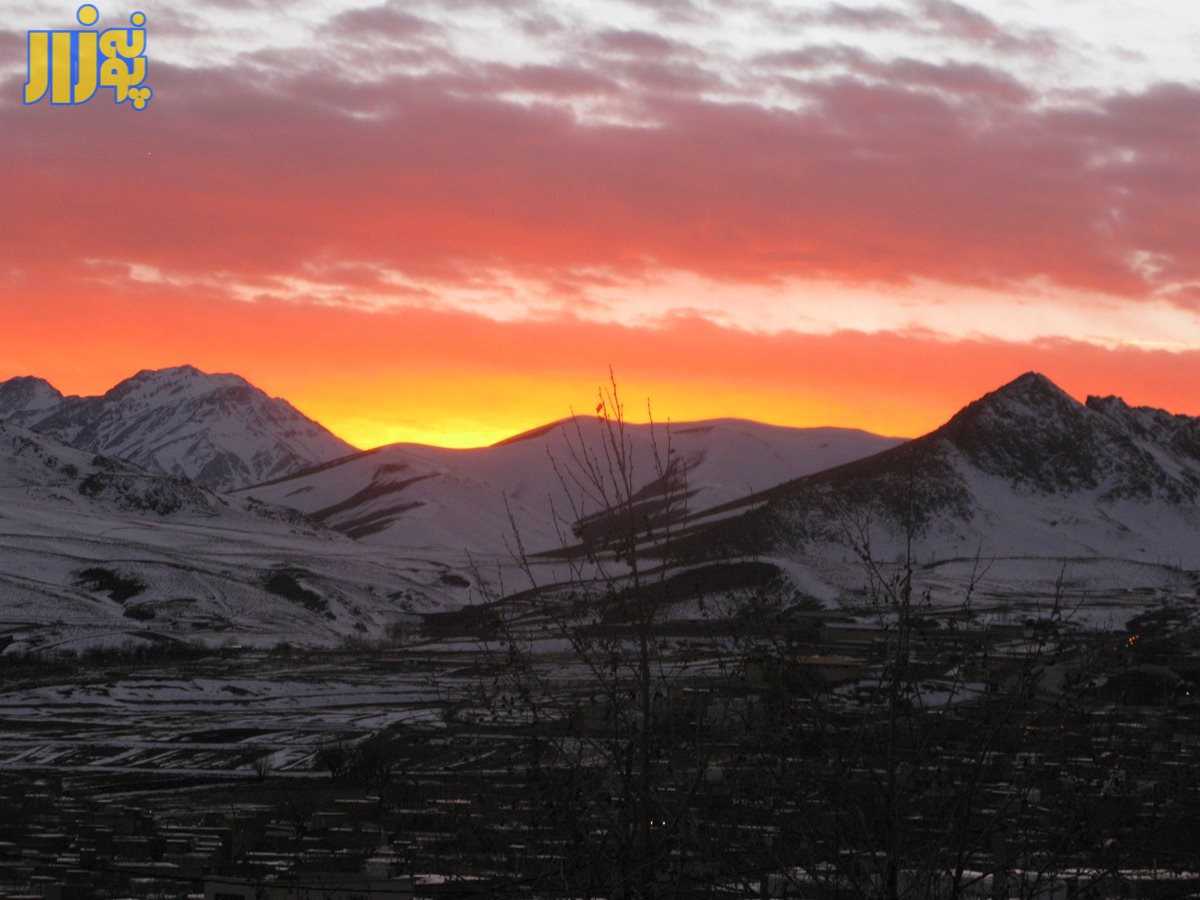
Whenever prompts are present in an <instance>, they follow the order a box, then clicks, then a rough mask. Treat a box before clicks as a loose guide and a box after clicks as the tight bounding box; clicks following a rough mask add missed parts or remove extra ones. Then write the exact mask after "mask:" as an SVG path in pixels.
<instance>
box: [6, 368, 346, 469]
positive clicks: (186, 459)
mask: <svg viewBox="0 0 1200 900" xmlns="http://www.w3.org/2000/svg"><path fill="white" fill-rule="evenodd" d="M0 419H7V420H9V421H11V422H15V423H17V424H20V425H24V426H25V427H28V428H31V429H33V430H35V431H38V432H40V433H42V434H45V435H48V436H50V437H52V438H55V439H56V440H58V441H60V442H62V443H65V444H68V445H70V446H72V447H76V448H78V449H81V450H85V451H88V452H92V453H102V454H104V455H106V456H112V457H117V458H120V459H123V460H127V461H129V462H132V463H135V464H136V465H138V466H140V467H142V468H145V469H148V470H151V471H155V472H162V473H165V474H170V475H179V476H184V477H187V478H191V479H193V480H194V481H196V482H197V483H198V484H200V485H203V486H205V487H210V488H214V489H217V490H229V489H232V488H235V487H241V486H244V485H247V484H252V483H255V482H259V481H263V480H266V479H270V478H276V477H279V476H280V475H284V474H287V473H290V472H295V471H298V470H300V469H303V468H306V467H308V466H311V465H313V464H315V463H321V462H325V461H328V460H331V459H336V458H338V457H340V456H345V455H347V454H350V453H353V452H354V448H353V447H351V446H350V445H349V444H347V443H345V442H344V441H342V440H341V439H339V438H337V437H335V436H334V435H332V434H330V433H329V432H328V431H326V430H325V429H324V428H322V427H321V426H320V425H319V424H317V423H316V422H314V421H312V420H311V419H308V418H306V417H305V416H304V415H302V414H301V413H300V412H298V411H297V410H296V409H295V408H294V407H292V406H291V405H290V404H289V403H287V402H286V401H284V400H279V399H272V398H270V397H268V396H267V395H266V394H264V393H263V392H262V391H260V390H259V389H258V388H256V387H254V386H253V385H251V384H249V383H248V382H247V381H245V380H244V379H242V378H241V377H239V376H237V375H209V374H206V373H203V372H200V371H198V370H197V369H194V368H192V367H190V366H182V367H179V368H173V369H161V370H158V371H142V372H139V373H138V374H137V375H134V376H133V377H132V378H129V379H127V380H125V381H123V382H121V383H120V384H118V385H117V386H116V387H114V388H113V389H112V390H110V391H108V392H107V393H106V394H104V395H103V396H100V397H67V398H63V397H61V395H58V392H57V391H54V389H53V388H51V387H50V386H49V385H48V384H46V383H45V382H43V381H39V380H37V379H27V378H26V379H11V380H10V381H6V382H4V383H2V384H0Z"/></svg>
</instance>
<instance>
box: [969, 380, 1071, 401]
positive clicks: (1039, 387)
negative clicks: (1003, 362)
mask: <svg viewBox="0 0 1200 900" xmlns="http://www.w3.org/2000/svg"><path fill="white" fill-rule="evenodd" d="M989 400H990V401H991V402H993V403H994V402H997V401H1002V402H1004V403H1020V404H1024V405H1027V406H1031V407H1038V406H1043V405H1046V404H1050V405H1053V406H1058V405H1061V404H1063V403H1064V402H1065V403H1067V404H1070V405H1072V406H1079V405H1080V404H1079V402H1078V401H1077V400H1075V398H1073V397H1072V396H1071V395H1069V394H1068V393H1067V392H1066V391H1064V390H1063V389H1062V388H1060V387H1059V386H1058V385H1057V384H1055V383H1054V382H1053V381H1051V380H1050V379H1049V378H1047V377H1046V376H1045V375H1043V374H1042V373H1041V372H1026V373H1025V374H1024V375H1019V376H1018V377H1016V378H1014V379H1013V380H1012V381H1010V382H1009V383H1008V384H1006V385H1003V386H1002V387H999V388H997V389H996V390H994V391H992V392H990V393H988V394H985V395H984V396H983V397H981V398H980V401H977V402H986V401H989Z"/></svg>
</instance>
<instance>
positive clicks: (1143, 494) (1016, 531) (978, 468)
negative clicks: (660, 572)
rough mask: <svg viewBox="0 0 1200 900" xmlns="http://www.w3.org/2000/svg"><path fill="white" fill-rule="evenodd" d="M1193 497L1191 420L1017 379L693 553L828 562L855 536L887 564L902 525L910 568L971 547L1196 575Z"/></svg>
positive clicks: (719, 530)
mask: <svg viewBox="0 0 1200 900" xmlns="http://www.w3.org/2000/svg"><path fill="white" fill-rule="evenodd" d="M1198 499H1200V420H1196V419H1190V418H1188V417H1186V416H1172V415H1170V414H1168V413H1164V412H1162V411H1159V410H1147V409H1131V408H1129V407H1128V406H1126V405H1125V404H1124V403H1122V402H1121V401H1119V400H1116V399H1115V398H1106V399H1097V398H1091V399H1090V400H1089V401H1088V403H1087V404H1081V403H1079V402H1078V401H1076V400H1074V399H1073V398H1071V397H1069V396H1068V395H1067V394H1065V393H1063V392H1062V391H1061V390H1059V389H1058V388H1057V387H1056V386H1055V385H1054V384H1052V383H1051V382H1050V381H1048V380H1047V379H1046V378H1044V377H1043V376H1041V375H1037V374H1033V373H1030V374H1027V375H1024V376H1021V377H1020V378H1018V379H1016V380H1015V381H1013V382H1012V383H1010V384H1008V385H1006V386H1004V387H1003V388H1001V389H999V390H997V391H994V392H992V393H990V394H988V395H986V396H985V397H983V398H981V399H980V400H978V401H976V402H974V403H972V404H970V405H969V406H967V407H966V408H965V409H963V410H962V411H961V412H959V413H958V414H957V415H955V416H954V417H953V418H952V419H951V420H950V421H949V422H947V423H946V424H945V425H944V426H942V427H941V428H939V429H937V430H936V431H934V432H932V433H931V434H928V435H926V436H924V437H921V438H918V439H916V440H914V441H911V442H909V443H907V444H904V445H902V446H900V447H897V448H894V449H892V450H888V451H886V452H884V453H881V454H879V455H877V456H874V457H871V458H867V459H863V460H859V461H857V462H854V463H850V464H849V465H846V466H841V467H839V468H836V469H833V470H831V471H828V472H823V473H820V474H818V475H815V476H813V477H810V478H805V479H801V480H799V481H797V482H795V483H793V484H788V485H783V486H781V487H779V488H777V489H775V490H774V491H770V492H767V494H766V495H765V496H760V497H758V498H754V501H756V502H753V503H747V504H746V508H747V509H749V511H748V512H746V513H745V514H744V515H742V516H741V517H739V518H737V519H736V520H732V521H730V522H729V523H719V524H718V525H716V526H714V527H713V528H712V529H710V530H709V532H708V533H706V534H705V535H703V536H699V537H697V538H696V540H695V544H696V547H697V548H698V549H699V550H700V551H701V552H703V548H704V545H705V543H706V542H707V544H708V545H709V552H720V551H718V550H717V548H722V547H723V548H725V550H726V551H728V550H732V549H740V550H743V551H755V550H759V551H766V550H768V549H773V550H790V551H793V552H794V551H797V550H801V551H803V552H806V553H816V552H824V553H836V552H837V549H836V548H838V547H841V548H842V552H845V551H846V550H848V548H849V547H850V543H851V540H852V539H854V538H856V537H857V538H861V537H863V536H867V537H869V538H870V539H871V541H872V550H873V553H874V554H876V556H877V558H881V559H891V558H894V557H895V556H896V555H897V554H898V553H899V552H900V551H901V548H902V546H903V540H904V536H905V532H906V523H909V522H910V523H911V524H912V526H913V528H914V531H915V537H916V542H915V545H914V546H915V550H916V554H917V557H918V558H919V559H947V558H953V557H961V556H972V555H974V553H975V552H976V551H977V550H980V549H981V550H982V552H983V554H984V555H985V556H987V557H1041V558H1061V559H1083V558H1087V559H1124V560H1136V561H1140V562H1145V563H1152V564H1153V563H1161V564H1164V565H1165V564H1171V565H1176V566H1182V567H1187V568H1200V507H1198V505H1197V502H1198ZM752 507H753V508H752ZM820 548H825V549H824V550H822V549H820Z"/></svg>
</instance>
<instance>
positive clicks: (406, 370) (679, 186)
mask: <svg viewBox="0 0 1200 900" xmlns="http://www.w3.org/2000/svg"><path fill="white" fill-rule="evenodd" d="M1155 2H1157V0H1155ZM5 4H8V5H9V6H11V7H12V8H11V9H10V10H8V11H9V12H11V15H10V16H8V17H7V18H6V19H5V26H4V27H5V28H6V29H7V30H0V211H2V212H0V378H6V377H9V376H12V375H18V374H36V375H40V376H42V377H45V378H47V379H49V380H50V381H52V382H53V383H54V384H55V385H56V386H57V387H59V388H60V389H61V390H64V391H66V392H75V393H77V392H82V393H97V392H101V391H103V390H106V389H107V388H109V387H111V386H112V385H113V384H114V383H116V382H117V381H119V380H120V379H122V378H124V377H127V376H128V375H130V374H132V373H134V372H136V371H137V370H139V369H142V368H157V367H163V366H173V365H179V364H182V363H190V364H193V365H195V366H198V367H200V368H202V369H205V370H208V371H234V372H237V373H239V374H242V375H244V376H245V377H247V378H249V379H250V380H251V381H253V382H254V383H256V384H258V385H259V386H260V387H262V388H264V389H265V390H267V391H268V392H270V393H272V394H275V395H279V396H284V397H286V398H287V399H289V400H291V401H292V402H293V403H294V404H296V405H297V406H298V407H299V408H300V409H302V410H303V411H304V412H306V413H308V414H309V415H312V416H313V417H315V418H317V419H319V420H320V421H322V422H323V423H324V424H326V425H327V426H328V427H330V428H331V429H332V430H334V431H335V432H337V433H339V434H340V435H342V436H343V437H345V438H346V439H348V440H350V441H351V442H353V443H356V444H358V445H360V446H369V445H377V444H381V443H384V442H388V441H393V440H415V441H422V442H429V443H440V444H446V445H453V446H467V445H478V444H482V443H488V442H491V441H494V440H498V439H501V438H503V437H506V436H509V435H511V434H513V433H515V432H518V431H521V430H523V429H525V428H528V427H533V426H536V425H539V424H542V423H544V422H546V421H548V420H551V419H555V418H558V417H561V416H563V415H565V414H566V413H567V412H568V410H569V409H570V407H571V406H574V407H576V408H579V409H587V408H589V407H590V402H591V399H592V397H593V395H594V391H595V388H596V385H597V384H598V383H599V382H601V381H602V380H604V379H605V378H606V377H607V372H608V367H609V366H610V365H611V366H612V367H613V368H614V369H615V370H616V373H617V376H618V378H619V380H620V381H621V383H622V384H623V385H625V386H626V388H627V394H628V396H630V397H635V396H636V397H647V396H649V397H650V398H652V400H653V403H654V407H655V409H656V411H657V413H658V414H659V415H660V416H663V417H667V416H669V417H671V418H673V419H675V420H684V419H695V418H703V417H713V416H741V417H748V418H755V419H760V420H763V421H768V422H774V423H781V424H791V425H828V424H833V425H846V426H855V427H861V428H866V429H869V430H872V431H876V432H881V433H888V434H895V435H915V434H919V433H921V432H923V431H925V430H928V429H929V428H932V427H934V426H936V425H937V424H939V423H940V422H942V421H944V420H945V419H946V418H947V417H948V416H949V415H951V414H952V413H953V412H954V411H955V410H956V409H958V408H959V407H960V406H962V405H963V404H964V403H966V402H968V401H970V400H971V399H974V398H975V397H977V396H979V395H980V394H982V393H984V392H985V391H988V390H991V389H994V388H996V387H998V386H999V385H1000V384H1002V383H1004V382H1006V381H1008V380H1010V379H1012V378H1014V377H1016V376H1017V375H1019V374H1021V373H1022V372H1024V371H1026V370H1030V369H1036V370H1039V371H1042V372H1044V373H1045V374H1046V375H1048V376H1049V377H1051V378H1052V379H1054V380H1055V381H1057V382H1058V383H1059V384H1060V385H1062V386H1063V387H1064V388H1065V389H1066V390H1068V391H1070V392H1071V393H1073V394H1075V395H1076V396H1079V397H1081V398H1082V397H1084V396H1085V395H1087V394H1088V393H1116V394H1120V395H1122V396H1124V397H1125V398H1126V399H1127V400H1129V401H1130V402H1133V403H1141V404H1149V405H1155V406H1160V407H1164V408H1167V409H1170V410H1172V411H1176V412H1186V413H1191V414H1196V413H1200V368H1198V367H1197V361H1198V360H1200V355H1198V354H1200V245H1198V244H1197V242H1196V241H1195V235H1196V234H1198V233H1200V154H1197V153H1196V147H1197V142H1198V141H1200V63H1197V62H1196V61H1195V60H1194V59H1192V57H1191V56H1188V55H1187V54H1186V53H1184V54H1180V53H1178V52H1176V51H1178V50H1180V47H1178V46H1176V45H1174V44H1171V43H1170V40H1171V37H1170V36H1171V34H1172V33H1174V32H1175V31H1178V30H1180V29H1181V28H1183V23H1182V22H1179V23H1175V25H1171V24H1170V21H1169V16H1170V14H1171V13H1170V10H1171V9H1173V8H1175V7H1171V5H1170V4H1169V3H1166V2H1165V0H1164V4H1163V5H1162V8H1161V13H1162V16H1164V17H1166V18H1165V19H1164V20H1163V21H1164V22H1165V23H1166V24H1164V25H1163V27H1162V29H1161V32H1162V33H1161V34H1159V35H1158V38H1156V40H1159V39H1161V40H1159V43H1156V44H1155V45H1154V47H1155V55H1154V56H1153V59H1154V60H1159V61H1161V62H1160V63H1154V64H1151V62H1147V60H1151V57H1150V56H1144V58H1142V57H1138V56H1137V54H1136V53H1134V52H1132V50H1136V49H1137V48H1132V49H1131V48H1130V47H1129V46H1126V45H1125V44H1119V43H1116V42H1119V41H1129V40H1133V39H1134V35H1136V34H1139V33H1140V32H1138V31H1137V29H1136V28H1135V27H1134V26H1135V25H1137V22H1132V21H1131V22H1130V23H1128V25H1129V27H1122V28H1115V29H1108V30H1107V31H1106V30H1105V28H1102V27H1101V26H1100V25H1095V23H1092V24H1090V25H1089V24H1086V23H1079V24H1078V25H1076V24H1075V23H1073V22H1072V21H1071V20H1070V17H1067V19H1063V17H1061V16H1058V15H1057V14H1056V13H1054V14H1053V15H1054V20H1053V21H1051V20H1049V19H1048V20H1047V21H1046V22H1042V21H1039V20H1036V18H1035V19H1031V18H1030V16H1033V15H1035V12H1036V11H1035V12H1031V11H1030V10H1033V9H1034V8H1033V7H1031V8H1030V9H1029V10H1024V11H1013V12H1012V13H1011V14H1012V15H1018V14H1019V15H1022V16H1025V18H1023V19H1011V18H1006V16H1008V15H1009V13H1007V12H1005V10H1006V9H1012V10H1015V7H1012V5H1005V4H1001V3H996V2H994V0H970V2H962V3H960V2H955V0H911V2H905V3H899V4H898V5H895V6H887V7H885V6H881V5H879V4H854V3H850V4H847V3H833V2H830V3H827V4H823V3H821V2H814V3H812V4H807V5H805V6H804V8H803V9H802V10H796V9H791V8H790V7H788V6H787V5H780V4H774V3H768V2H765V0H764V2H756V0H747V2H746V3H745V4H742V5H740V6H739V12H738V16H736V17H730V16H728V15H726V14H722V13H719V12H715V11H714V9H715V7H713V8H708V7H704V6H703V5H698V4H692V3H688V2H683V3H658V2H655V0H609V2H608V5H607V6H605V8H604V12H603V14H600V13H597V12H595V11H594V10H593V8H592V7H591V6H589V5H587V4H583V5H570V4H550V3H545V2H541V0H530V2H528V3H521V4H511V3H503V2H500V0H464V2H463V3H462V4H459V5H456V10H455V14H454V15H448V14H447V13H446V11H445V9H444V8H443V4H440V3H437V2H435V0H409V2H406V3H404V4H402V5H401V4H394V3H391V4H383V5H379V4H377V3H375V2H372V0H364V2H358V0H337V2H332V3H328V4H320V5H314V6H312V7H311V8H310V7H309V6H305V5H293V6H291V7H289V15H288V16H286V17H282V16H279V15H278V14H277V13H278V10H277V9H276V7H275V6H274V5H264V4H229V3H227V2H225V0H198V2H197V3H194V4H189V7H188V9H187V11H186V12H181V11H180V10H179V9H178V8H166V7H162V8H159V7H155V8H149V7H148V8H147V10H146V11H147V14H148V16H149V20H150V21H149V26H148V27H149V30H150V36H151V37H150V48H151V49H150V50H149V51H148V55H149V58H150V60H151V62H150V72H151V73H152V74H151V76H150V81H151V83H152V85H153V87H154V98H153V102H152V103H151V105H150V107H149V108H148V109H146V110H145V111H144V112H141V113H134V112H133V111H132V110H130V109H128V108H126V107H123V106H119V105H115V104H113V103H112V102H111V101H110V100H107V99H105V98H98V99H96V100H93V101H91V102H89V103H87V104H83V105H81V106H76V107H52V106H49V105H46V104H42V103H38V104H34V105H31V106H25V105H23V104H22V103H21V102H20V99H21V84H22V82H23V79H24V65H25V46H24V41H25V37H24V29H25V28H34V27H46V28H51V27H69V26H70V24H71V14H72V11H73V10H72V9H71V8H70V7H68V6H63V5H61V4H59V3H57V2H51V0H37V2H36V3H34V4H33V5H32V7H31V6H30V5H29V4H21V5H20V6H19V7H18V6H17V5H14V4H12V3H11V2H10V0H0V8H6V7H5ZM268 6H269V7H270V8H268ZM101 13H102V16H104V15H110V14H111V15H124V13H123V12H121V11H119V10H116V9H113V10H109V9H108V8H107V7H102V9H101ZM1046 15H1047V16H1051V15H1052V13H1051V12H1047V13H1046ZM1180 15H1183V13H1180ZM1188 15H1191V14H1190V13H1188ZM1145 21H1146V22H1150V21H1151V19H1145ZM1154 21H1157V20H1154ZM102 24H103V23H102ZM1147 27H1148V26H1147ZM1079 29H1085V30H1079ZM1087 29H1091V30H1087ZM1185 30H1186V29H1185ZM1162 41H1166V42H1167V43H1165V44H1164V43H1162ZM1168 45H1169V46H1170V47H1174V50H1171V51H1170V52H1169V53H1168V52H1166V51H1163V52H1162V53H1159V52H1158V50H1159V49H1161V48H1162V47H1168ZM1148 46H1149V45H1147V47H1148ZM1193 55H1194V54H1193ZM1139 58H1142V62H1138V59H1139ZM1114 73H1116V74H1114ZM635 415H637V413H635Z"/></svg>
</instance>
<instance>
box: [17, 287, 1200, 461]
mask: <svg viewBox="0 0 1200 900" xmlns="http://www.w3.org/2000/svg"><path fill="white" fill-rule="evenodd" d="M14 313H15V314H14ZM6 325H7V326H8V327H9V328H11V329H12V331H11V332H10V333H17V334H21V335H22V336H23V340H22V341H21V342H20V343H19V344H11V343H7V342H6V345H5V348H4V356H3V358H0V375H7V374H15V373H17V372H38V373H40V374H41V375H42V376H43V377H46V378H47V379H48V380H50V381H51V382H52V383H54V384H55V385H56V386H57V387H58V388H59V389H60V390H63V391H66V392H71V393H97V392H101V391H103V390H106V389H107V388H108V387H111V386H112V385H113V384H115V383H116V382H117V381H118V380H120V379H122V378H124V377H127V376H128V375H130V374H132V371H131V366H130V362H129V361H130V360H137V365H138V366H141V367H146V368H159V367H165V366H170V365H177V364H181V363H185V362H186V363H191V364H193V365H196V366H198V367H199V368H201V369H204V370H206V371H214V372H219V371H233V372H238V373H241V374H243V375H244V376H246V377H247V378H249V379H250V380H251V381H252V382H254V383H255V384H257V385H259V386H260V387H262V388H263V389H264V390H266V391H267V392H269V393H271V394H274V395H282V396H284V397H286V398H287V399H289V400H290V401H292V402H293V403H294V404H295V405H296V406H298V407H299V408H300V409H301V410H302V411H303V412H305V413H307V414H308V415H311V416H313V417H314V418H316V419H318V420H319V421H321V422H323V423H324V424H325V425H327V426H328V427H329V428H330V429H332V430H333V431H334V432H336V433H337V434H339V435H341V436H343V437H344V438H346V439H347V440H349V441H350V442H351V443H353V444H356V445H357V446H360V447H368V446H375V445H378V444H382V443H387V442H391V441H399V440H408V441H418V442H424V443H436V444H443V445H447V446H477V445H480V444H486V443H491V442H493V441H496V440H500V439H502V438H504V437H507V436H510V435H511V434H514V433H516V432H519V431H522V430H524V429H526V428H531V427H534V426H536V425H539V424H543V423H545V422H547V421H551V420H553V419H557V418H561V417H562V416H564V415H566V414H567V413H568V412H569V410H570V407H571V406H574V407H575V408H576V409H578V410H582V411H586V410H588V409H589V408H590V407H589V403H590V401H591V400H592V399H593V398H594V396H595V391H596V388H597V386H598V385H599V383H600V382H601V381H602V380H603V379H604V378H606V377H607V367H608V365H609V364H610V363H611V364H612V366H613V368H614V370H615V372H616V374H617V378H618V381H619V382H620V383H621V385H622V386H623V387H624V390H625V396H626V401H627V404H628V406H629V410H630V414H631V418H635V419H642V418H644V411H643V404H644V402H645V400H646V399H649V400H650V401H651V402H652V405H653V408H654V411H655V413H654V414H655V417H656V418H664V419H665V418H667V417H670V418H671V419H673V420H675V421H683V420H688V419H698V418H708V417H716V416H739V417H743V418H752V419H758V420H761V421H766V422H773V423H778V424H789V425H829V424H835V425H844V426H851V427H858V428H864V429H868V430H872V431H876V432H881V433H885V434H891V435H899V436H914V435H917V434H920V433H922V432H924V431H927V430H929V429H931V428H933V427H936V426H937V425H939V424H940V423H941V422H943V421H944V420H945V419H947V418H948V417H949V416H950V415H951V414H953V412H955V411H956V410H957V409H958V408H959V407H961V406H962V405H964V404H965V403H967V402H969V401H970V400H973V399H975V398H976V397H978V396H979V395H981V394H983V393H985V392H986V391H989V390H992V389H994V388H996V387H998V386H999V385H1000V384H1002V383H1004V382H1005V381H1008V380H1010V379H1011V378H1013V377H1015V376H1016V375H1018V374H1020V373H1022V372H1024V371H1028V370H1038V371H1041V372H1043V373H1045V374H1046V375H1048V376H1049V377H1051V378H1052V379H1053V380H1055V381H1056V382H1057V383H1058V384H1059V385H1061V386H1062V387H1063V388H1064V389H1065V390H1067V391H1068V392H1070V393H1072V394H1073V395H1075V396H1077V397H1079V398H1080V399H1083V398H1084V397H1085V396H1086V395H1087V394H1089V393H1093V394H1109V393H1118V394H1120V395H1122V396H1124V397H1125V398H1126V399H1127V400H1128V401H1129V402H1131V403H1137V404H1152V405H1159V406H1164V407H1166V408H1168V409H1171V410H1173V411H1177V412H1186V413H1190V414H1193V415H1194V414H1200V403H1198V402H1197V395H1196V391H1195V383H1196V382H1195V378H1196V372H1197V371H1198V368H1197V367H1198V366H1200V352H1194V351H1193V352H1188V353H1168V352H1163V351H1147V350H1141V349H1136V348H1121V349H1104V348H1100V347H1096V346H1092V345H1088V344H1081V343H1072V342H1066V341H1053V340H1046V341H1039V342H1033V343H1029V342H1023V343H1015V342H1000V341H994V340H980V341H964V340H960V341H945V340H939V339H936V338H931V337H929V336H922V335H917V334H909V335H900V334H878V335H867V334H863V333H861V332H842V333H837V334H833V335H818V336H814V335H800V334H779V335H773V336H767V335H757V334H751V333H746V332H736V331H731V330H729V329H722V328H719V327H717V326H714V325H712V324H711V323H708V322H705V321H703V320H700V319H690V320H689V319H677V320H675V321H673V322H671V323H669V324H666V325H664V326H662V327H658V328H626V327H622V326H616V325H600V324H596V323H593V322H583V321H554V322H544V323H536V322H511V323H499V322H494V321H491V320H488V319H485V318H482V317H479V316H472V315H468V314H465V313H446V312H434V311H424V310H412V309H404V310H396V311H390V312H382V313H381V312H364V311H355V310H349V309H345V308H334V307H320V306H313V305H304V304H295V303H288V302H283V301H263V302H260V303H258V304H251V303H233V302H227V303H225V304H224V305H221V306H217V307H214V305H213V303H212V302H211V301H205V300H191V301H188V300H175V301H173V302H172V303H171V304H170V306H169V314H168V313H167V312H166V311H165V310H164V309H163V307H162V306H161V304H160V302H159V300H158V299H157V298H155V297H154V296H144V297H137V298H130V297H128V296H123V295H122V294H121V292H120V291H114V294H113V296H92V297H89V298H87V299H73V300H62V301H59V302H56V303H54V304H46V305H39V304H30V305H28V306H23V307H16V308H15V309H10V310H9V316H8V318H7V320H6ZM897 385H903V386H904V389H903V391H898V390H897Z"/></svg>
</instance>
